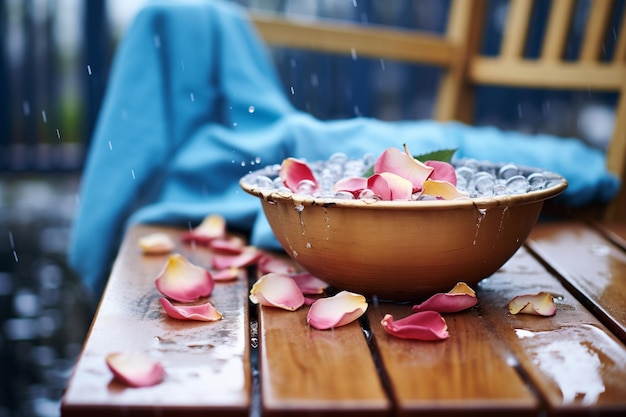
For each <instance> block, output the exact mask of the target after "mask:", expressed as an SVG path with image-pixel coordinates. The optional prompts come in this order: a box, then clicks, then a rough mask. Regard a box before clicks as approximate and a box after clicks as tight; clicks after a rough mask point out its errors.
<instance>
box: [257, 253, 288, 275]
mask: <svg viewBox="0 0 626 417" xmlns="http://www.w3.org/2000/svg"><path fill="white" fill-rule="evenodd" d="M257 268H258V270H259V273H261V274H263V275H264V274H269V273H270V272H276V273H278V274H286V275H288V274H291V273H293V272H296V268H295V267H294V266H293V263H292V261H291V260H289V259H285V258H277V257H276V256H273V255H270V254H268V253H266V254H263V255H262V256H261V257H260V258H259V261H258V263H257Z"/></svg>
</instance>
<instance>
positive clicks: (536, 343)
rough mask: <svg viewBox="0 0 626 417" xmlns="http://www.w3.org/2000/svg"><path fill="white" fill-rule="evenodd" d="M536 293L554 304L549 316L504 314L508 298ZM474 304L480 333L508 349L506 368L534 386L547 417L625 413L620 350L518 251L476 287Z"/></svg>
mask: <svg viewBox="0 0 626 417" xmlns="http://www.w3.org/2000/svg"><path fill="white" fill-rule="evenodd" d="M539 291H548V292H550V293H551V294H552V295H553V296H554V297H555V300H556V303H557V312H556V314H555V315H554V316H553V317H539V316H532V315H523V314H518V315H511V314H509V313H508V311H507V305H508V303H509V301H510V300H511V299H512V298H513V297H514V296H516V295H520V294H532V293H537V292H539ZM478 297H479V311H480V313H481V317H482V319H483V320H484V321H485V322H486V326H488V327H490V328H492V329H493V331H494V336H495V337H496V338H498V339H499V340H501V341H502V342H504V343H505V344H506V345H507V346H508V347H509V349H510V350H511V353H512V354H511V356H510V357H509V359H508V360H509V362H510V364H511V366H512V367H515V368H517V369H518V370H519V372H520V374H521V375H522V376H523V377H525V378H527V379H528V381H529V383H530V384H532V386H534V390H535V391H536V392H537V393H538V394H539V395H540V397H541V398H542V399H543V401H544V402H545V407H546V412H547V413H548V415H598V416H599V415H620V414H623V413H624V412H625V411H626V397H625V396H624V393H625V392H626V347H625V346H624V344H623V343H621V342H620V341H619V340H618V339H617V338H616V337H615V336H614V335H613V334H611V332H610V331H609V330H608V329H607V328H606V327H605V326H604V325H603V324H602V323H601V322H600V321H599V320H598V319H597V318H596V317H595V316H594V315H593V314H592V313H591V312H590V311H589V310H587V309H586V308H585V307H584V306H583V305H582V304H581V303H580V302H579V301H578V300H577V299H576V298H575V297H574V296H573V295H572V294H570V293H569V292H568V291H567V290H566V289H565V287H564V286H563V285H561V283H560V282H559V280H558V279H557V278H556V277H554V276H553V275H551V274H550V273H549V272H548V271H547V270H546V269H545V268H544V267H543V265H541V264H540V263H539V262H538V261H537V260H536V259H535V258H533V257H532V256H531V255H530V254H529V252H528V251H527V250H526V249H525V248H522V249H521V250H520V251H519V252H518V253H517V254H516V255H515V256H514V257H513V258H512V259H511V260H510V261H509V262H508V263H507V264H505V265H504V266H503V268H502V269H501V270H500V271H499V272H498V273H496V274H494V275H493V276H491V277H490V278H488V279H485V280H483V281H481V283H480V286H479V289H478ZM502 383H506V381H502Z"/></svg>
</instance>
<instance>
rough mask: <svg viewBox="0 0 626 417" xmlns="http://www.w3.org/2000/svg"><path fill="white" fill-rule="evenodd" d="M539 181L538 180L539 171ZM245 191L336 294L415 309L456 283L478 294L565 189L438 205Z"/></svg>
mask: <svg viewBox="0 0 626 417" xmlns="http://www.w3.org/2000/svg"><path fill="white" fill-rule="evenodd" d="M533 172H534V171H533ZM276 173H277V167H268V168H265V169H262V170H259V171H255V172H252V173H250V174H248V175H247V176H245V177H244V178H242V179H241V181H240V185H241V187H242V188H243V189H244V190H245V191H246V192H248V193H249V194H252V195H254V196H256V197H259V199H260V200H261V204H262V206H263V211H264V213H265V216H266V217H267V220H268V222H269V224H270V226H271V228H272V230H273V232H274V234H275V236H276V238H277V239H278V241H279V242H280V244H281V246H282V247H283V248H284V250H285V251H286V252H287V254H289V256H291V258H293V259H294V260H295V261H296V262H298V263H299V264H300V265H301V266H302V267H303V268H305V269H306V270H308V271H309V272H311V273H312V274H315V275H316V276H318V277H319V278H321V279H323V280H324V281H326V282H328V283H329V284H330V285H332V286H333V287H334V288H335V289H337V290H342V289H345V290H349V291H353V292H357V293H360V294H363V295H365V296H367V297H378V299H381V300H385V299H387V300H394V301H410V300H418V299H422V298H424V297H428V296H430V295H432V294H434V293H437V292H447V291H449V290H450V289H451V288H452V287H453V286H454V284H456V283H457V282H458V281H463V282H465V283H467V284H469V285H470V286H473V287H474V288H475V286H476V284H478V282H479V281H480V280H481V279H483V278H485V277H488V276H490V275H491V274H493V273H494V272H496V271H497V270H498V269H499V268H500V267H501V266H502V265H503V264H504V263H505V262H506V261H507V260H508V259H509V258H510V257H511V256H513V254H514V253H515V252H516V251H517V250H518V249H519V247H520V246H521V245H522V244H523V243H524V241H525V240H526V238H527V237H528V235H529V234H530V232H531V230H532V228H533V227H534V225H535V224H536V222H537V219H538V217H539V214H540V212H541V209H542V207H543V203H544V201H545V200H546V199H549V198H552V197H554V196H556V195H558V194H560V193H561V192H562V191H563V190H564V189H565V188H566V187H567V182H566V180H565V179H564V178H562V177H559V176H556V175H554V177H553V178H552V185H551V186H550V187H549V188H546V189H542V190H538V191H531V192H527V193H524V194H517V195H502V196H494V197H482V198H471V199H470V198H468V199H460V200H448V201H446V200H431V201H376V202H373V201H369V202H368V201H364V200H342V199H335V198H314V197H312V196H305V195H298V194H292V193H284V192H279V191H277V190H270V189H267V188H262V187H258V186H255V185H252V184H254V183H255V181H254V177H255V176H258V175H264V176H268V175H275V174H276Z"/></svg>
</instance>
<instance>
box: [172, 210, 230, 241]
mask: <svg viewBox="0 0 626 417" xmlns="http://www.w3.org/2000/svg"><path fill="white" fill-rule="evenodd" d="M224 236H226V219H224V217H222V216H220V215H219V214H210V215H208V216H206V217H205V218H204V219H203V220H202V223H200V224H199V225H198V226H197V227H196V228H194V229H192V230H189V231H188V232H185V233H183V234H182V235H181V239H182V240H183V242H195V243H196V244H198V245H207V244H208V243H209V242H210V241H212V240H213V239H217V238H221V237H224Z"/></svg>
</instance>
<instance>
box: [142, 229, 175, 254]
mask: <svg viewBox="0 0 626 417" xmlns="http://www.w3.org/2000/svg"><path fill="white" fill-rule="evenodd" d="M138 243H139V247H140V248H141V250H142V252H143V253H144V254H146V255H162V254H164V253H169V252H171V251H172V250H174V241H173V240H172V238H171V237H170V236H169V235H168V234H166V233H150V234H147V235H145V236H142V237H140V238H139V242H138Z"/></svg>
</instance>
